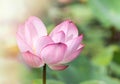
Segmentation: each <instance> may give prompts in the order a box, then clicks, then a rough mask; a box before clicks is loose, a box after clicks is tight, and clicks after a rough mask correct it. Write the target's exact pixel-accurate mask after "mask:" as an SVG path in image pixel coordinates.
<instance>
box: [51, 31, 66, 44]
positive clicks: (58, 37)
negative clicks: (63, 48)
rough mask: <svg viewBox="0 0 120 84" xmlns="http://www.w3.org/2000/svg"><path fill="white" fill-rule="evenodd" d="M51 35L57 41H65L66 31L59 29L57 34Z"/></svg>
mask: <svg viewBox="0 0 120 84" xmlns="http://www.w3.org/2000/svg"><path fill="white" fill-rule="evenodd" d="M50 37H51V38H52V39H53V41H54V42H55V43H58V42H62V43H64V42H65V33H64V32H63V31H59V32H58V33H56V34H55V35H51V36H50Z"/></svg>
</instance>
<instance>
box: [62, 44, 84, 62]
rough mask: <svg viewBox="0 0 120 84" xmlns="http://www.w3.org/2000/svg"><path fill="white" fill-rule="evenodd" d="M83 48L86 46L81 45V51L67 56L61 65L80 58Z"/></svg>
mask: <svg viewBox="0 0 120 84" xmlns="http://www.w3.org/2000/svg"><path fill="white" fill-rule="evenodd" d="M83 47H84V45H80V46H79V49H78V50H76V51H75V52H73V53H72V54H71V55H69V56H66V57H65V58H64V60H63V61H62V62H61V64H64V63H68V62H71V61H73V60H74V59H76V58H77V57H78V56H79V54H80V52H81V51H82V49H83Z"/></svg>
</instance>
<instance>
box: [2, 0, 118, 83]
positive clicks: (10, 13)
mask: <svg viewBox="0 0 120 84" xmlns="http://www.w3.org/2000/svg"><path fill="white" fill-rule="evenodd" d="M31 15H32V16H33V15H34V16H37V17H39V18H40V19H41V20H42V21H43V22H44V23H45V25H46V27H47V29H48V31H49V32H50V31H51V30H52V28H54V27H55V26H56V25H57V24H59V23H60V22H62V21H64V20H66V19H71V20H72V21H73V22H74V23H75V24H76V25H77V27H78V29H79V33H80V34H83V35H84V39H83V43H84V44H85V48H84V50H83V52H82V53H81V54H80V56H79V57H78V58H77V59H76V60H74V61H73V62H71V63H70V64H69V65H70V66H69V68H67V69H66V70H64V71H52V70H50V69H49V68H47V84H120V0H111V1H110V0H0V84H41V83H40V82H41V80H40V78H42V73H41V72H42V68H39V69H32V68H30V67H28V66H27V65H25V64H24V62H23V61H22V60H21V58H20V56H21V54H20V52H19V50H18V47H17V44H16V35H15V34H16V29H17V26H18V24H21V23H24V21H25V20H26V19H27V18H28V17H29V16H31Z"/></svg>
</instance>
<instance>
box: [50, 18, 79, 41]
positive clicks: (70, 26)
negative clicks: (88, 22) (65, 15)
mask: <svg viewBox="0 0 120 84" xmlns="http://www.w3.org/2000/svg"><path fill="white" fill-rule="evenodd" d="M59 31H63V32H64V33H65V36H66V40H69V39H71V38H75V37H77V36H78V29H77V27H76V26H75V24H74V23H73V22H72V21H71V20H66V21H64V22H62V23H61V24H59V25H58V26H56V27H55V29H54V30H53V31H52V32H51V33H50V35H54V34H56V33H57V32H59Z"/></svg>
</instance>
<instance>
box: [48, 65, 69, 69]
mask: <svg viewBox="0 0 120 84" xmlns="http://www.w3.org/2000/svg"><path fill="white" fill-rule="evenodd" d="M48 66H49V67H50V68H51V69H52V70H64V69H66V68H67V67H68V65H52V66H51V65H48Z"/></svg>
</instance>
